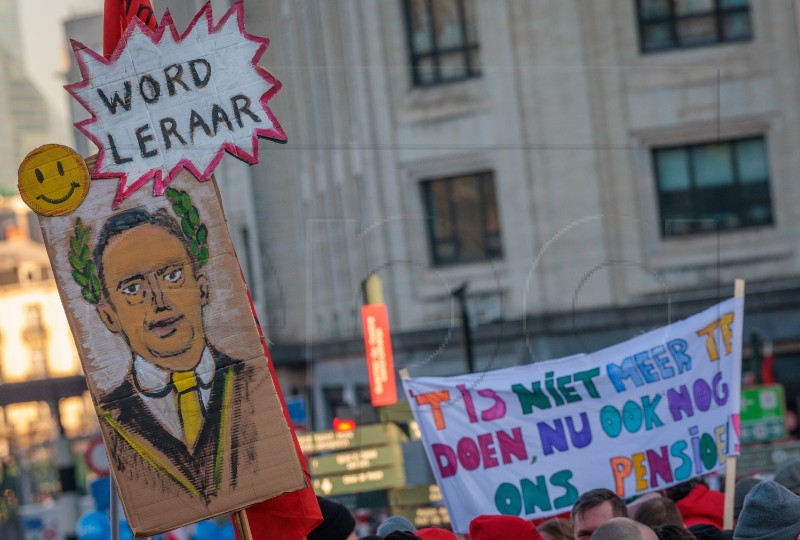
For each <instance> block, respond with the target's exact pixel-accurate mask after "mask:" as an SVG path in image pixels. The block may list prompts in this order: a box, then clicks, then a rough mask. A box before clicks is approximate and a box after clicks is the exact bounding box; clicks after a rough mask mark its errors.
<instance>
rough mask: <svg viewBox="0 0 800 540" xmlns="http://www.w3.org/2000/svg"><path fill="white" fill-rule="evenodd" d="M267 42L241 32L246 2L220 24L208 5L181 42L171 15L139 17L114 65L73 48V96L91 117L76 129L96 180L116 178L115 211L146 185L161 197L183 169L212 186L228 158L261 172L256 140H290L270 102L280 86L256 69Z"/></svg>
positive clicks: (75, 44) (78, 45) (78, 46)
mask: <svg viewBox="0 0 800 540" xmlns="http://www.w3.org/2000/svg"><path fill="white" fill-rule="evenodd" d="M267 44H268V40H266V39H264V38H259V37H255V36H252V35H250V34H248V33H247V32H246V31H245V29H244V4H243V3H242V2H241V0H240V1H238V2H236V3H234V5H233V7H231V9H230V10H229V11H228V12H227V13H226V14H225V16H224V17H223V18H222V20H220V22H219V23H218V24H217V25H214V21H213V16H212V12H211V4H210V3H208V4H206V6H205V7H204V8H203V9H202V10H201V11H200V13H198V14H197V16H196V17H195V19H194V20H193V21H192V23H191V24H190V25H189V28H188V29H187V30H186V32H185V33H184V34H183V35H179V34H178V31H177V29H176V28H175V25H174V23H173V22H172V17H170V15H169V13H166V14H165V15H164V17H163V19H162V20H161V24H160V25H159V27H158V29H157V30H156V31H155V32H153V31H151V30H150V29H149V28H148V27H147V26H145V25H144V23H142V22H141V21H140V20H139V19H138V18H134V19H133V20H132V21H131V23H130V24H129V25H128V27H127V29H126V31H125V33H124V35H123V36H122V40H121V41H120V45H119V46H118V47H117V49H116V51H115V52H114V55H113V56H112V57H111V59H110V60H106V59H105V58H103V57H102V56H101V55H99V54H97V53H95V52H94V51H92V50H90V49H89V48H87V47H86V46H84V45H83V44H81V43H78V42H77V41H73V42H72V47H73V50H74V53H75V58H76V59H77V62H78V65H79V66H80V70H81V74H82V75H83V79H84V80H83V81H82V82H80V83H77V84H73V85H70V86H68V87H67V90H68V91H69V92H70V93H71V94H72V95H73V97H75V99H76V100H78V101H79V102H80V104H81V105H82V106H83V107H84V108H85V109H86V110H87V111H88V112H89V113H90V114H91V115H92V117H91V118H90V119H88V120H85V121H83V122H79V123H77V124H75V126H76V127H77V128H78V129H79V130H80V131H81V132H83V133H84V134H85V135H86V136H87V137H89V139H91V140H92V142H94V143H95V144H96V145H97V147H98V148H100V154H99V157H98V159H97V164H96V166H95V169H94V173H93V174H92V177H93V178H119V179H120V182H119V187H118V190H117V194H116V196H115V197H114V205H115V207H116V206H118V205H119V204H120V203H121V202H122V201H123V200H125V198H126V197H128V196H129V195H130V194H131V193H132V192H133V191H134V190H136V189H137V188H139V187H141V186H142V185H144V184H145V183H146V182H148V181H149V180H150V179H153V181H154V186H153V187H154V189H153V193H154V194H155V195H161V194H163V193H164V191H165V189H166V188H167V186H168V185H169V184H170V182H172V180H173V179H174V178H175V177H176V175H177V174H178V173H179V171H180V170H181V169H184V168H185V169H188V170H189V171H191V172H192V173H193V174H194V175H195V176H196V177H197V178H198V179H200V180H201V181H204V180H208V179H209V178H210V177H211V174H212V173H213V172H214V170H215V169H216V167H217V165H218V164H219V162H220V160H221V159H222V156H223V154H224V152H226V151H227V152H228V153H230V154H232V155H234V156H236V157H238V158H240V159H242V160H244V161H246V162H248V163H258V138H259V137H264V138H269V139H273V140H277V141H285V140H286V134H285V133H284V131H283V129H282V128H281V126H280V125H279V124H278V121H277V120H276V119H275V117H274V115H273V114H272V112H271V111H270V110H269V108H268V107H267V102H268V101H269V100H270V98H271V97H272V96H273V95H274V94H275V93H276V92H277V91H278V89H279V88H280V83H279V82H278V81H277V80H276V79H275V78H274V77H272V75H270V74H269V73H268V72H267V71H265V70H264V69H262V68H261V67H259V66H258V64H257V62H258V60H259V59H260V58H261V55H262V54H263V53H264V51H265V50H266V48H267Z"/></svg>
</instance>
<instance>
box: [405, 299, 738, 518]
mask: <svg viewBox="0 0 800 540" xmlns="http://www.w3.org/2000/svg"><path fill="white" fill-rule="evenodd" d="M742 309H743V298H734V299H730V300H727V301H725V302H722V303H720V304H718V305H716V306H714V307H712V308H709V309H707V310H706V311H704V312H702V313H700V314H698V315H695V316H693V317H691V318H689V319H686V320H683V321H680V322H677V323H674V324H672V325H670V326H666V327H664V328H661V329H658V330H653V331H650V332H648V333H646V334H643V335H641V336H637V337H636V338H634V339H631V340H629V341H627V342H624V343H621V344H618V345H615V346H613V347H609V348H607V349H603V350H601V351H598V352H595V353H591V354H581V355H576V356H571V357H567V358H562V359H559V360H552V361H548V362H538V363H534V364H529V365H525V366H518V367H513V368H507V369H501V370H496V371H489V372H485V373H476V374H469V375H462V376H456V377H419V378H407V377H404V378H403V385H404V389H405V393H406V397H407V398H408V400H409V403H410V404H411V409H412V411H413V413H414V417H415V419H416V420H417V422H418V423H419V427H420V430H421V433H422V439H423V441H424V443H425V449H426V453H427V455H428V459H429V460H430V463H431V467H432V468H433V470H434V473H435V475H436V478H437V481H438V484H439V486H440V487H441V489H442V492H443V494H444V498H445V501H446V503H447V509H448V512H449V514H450V517H451V519H452V522H453V525H454V528H455V530H457V531H460V532H464V531H467V530H468V528H469V522H470V520H471V519H473V518H474V517H476V516H478V515H480V514H498V513H499V514H510V515H518V516H522V517H524V518H528V519H529V518H539V517H547V516H550V515H554V514H557V513H561V512H564V511H568V510H569V509H570V508H571V507H572V504H573V503H574V502H575V500H576V499H577V498H578V496H579V495H580V494H581V493H583V492H585V491H588V490H590V489H594V488H598V487H606V488H609V489H611V490H613V491H615V492H616V493H617V494H618V495H620V496H621V497H629V496H632V495H640V494H643V493H647V492H649V491H653V490H658V489H664V488H666V487H669V486H672V485H675V484H678V483H681V482H684V481H686V480H689V479H690V478H693V477H695V476H699V475H702V474H706V473H709V472H711V471H716V470H719V469H721V468H723V467H724V466H725V464H726V461H727V458H728V456H734V455H738V453H739V434H738V429H739V422H738V420H739V418H738V415H739V403H740V386H741V382H740V378H741V377H740V375H741V368H740V366H741V343H742Z"/></svg>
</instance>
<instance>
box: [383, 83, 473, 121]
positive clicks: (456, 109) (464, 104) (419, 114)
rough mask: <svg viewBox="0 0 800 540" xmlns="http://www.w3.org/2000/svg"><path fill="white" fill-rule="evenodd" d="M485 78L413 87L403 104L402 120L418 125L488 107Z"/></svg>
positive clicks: (400, 118) (399, 118)
mask: <svg viewBox="0 0 800 540" xmlns="http://www.w3.org/2000/svg"><path fill="white" fill-rule="evenodd" d="M483 89H484V85H483V78H482V77H475V78H472V79H464V80H461V81H457V82H448V83H442V84H437V85H431V86H415V87H413V88H412V89H411V90H410V91H409V92H408V94H406V96H405V97H404V99H403V100H402V101H401V103H400V107H401V109H402V110H401V111H398V113H397V115H396V117H397V119H398V122H399V123H407V124H417V123H422V122H435V121H438V120H446V119H449V118H457V117H460V116H468V115H471V114H475V113H476V112H479V111H481V110H484V109H486V108H487V107H486V105H487V103H486V100H485V99H484V98H483Z"/></svg>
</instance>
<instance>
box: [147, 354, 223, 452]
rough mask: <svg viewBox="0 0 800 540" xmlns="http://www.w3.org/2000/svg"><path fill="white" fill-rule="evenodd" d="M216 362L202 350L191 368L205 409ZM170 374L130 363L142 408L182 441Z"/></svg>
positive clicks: (151, 366) (166, 371)
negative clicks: (198, 360) (143, 405)
mask: <svg viewBox="0 0 800 540" xmlns="http://www.w3.org/2000/svg"><path fill="white" fill-rule="evenodd" d="M216 367H217V365H216V362H214V357H213V356H211V352H210V351H209V350H208V347H206V348H205V349H203V354H202V355H201V356H200V362H198V363H197V366H195V368H194V372H195V375H196V376H197V378H198V379H200V380H199V384H200V398H201V399H202V400H203V405H204V406H205V407H208V402H209V400H210V399H211V383H212V382H213V380H214V371H215V370H216ZM171 375H172V372H171V371H170V370H168V369H164V368H161V367H159V366H157V365H155V364H152V363H150V362H148V361H147V360H145V359H144V358H142V357H141V356H137V357H136V359H135V360H134V361H133V376H134V379H135V381H134V383H135V384H136V387H137V388H138V389H139V391H140V392H142V393H141V394H140V395H139V397H140V398H141V399H142V401H143V403H144V404H145V407H147V409H148V410H149V411H150V412H151V413H152V414H153V415H154V417H155V418H156V419H157V420H158V421H159V422H160V423H161V425H162V426H163V427H164V428H165V429H166V430H167V431H169V432H170V433H171V434H172V435H173V436H174V437H175V438H177V439H181V438H182V437H183V433H182V430H181V421H180V418H179V417H178V411H177V409H176V406H175V399H174V393H173V391H172V387H171V384H170V379H171Z"/></svg>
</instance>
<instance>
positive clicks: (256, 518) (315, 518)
mask: <svg viewBox="0 0 800 540" xmlns="http://www.w3.org/2000/svg"><path fill="white" fill-rule="evenodd" d="M242 280H244V275H242ZM247 300H248V301H249V302H250V310H251V311H252V312H253V319H254V320H255V322H256V327H257V328H258V335H259V336H260V337H261V343H262V345H263V346H264V356H265V357H266V358H267V365H269V373H270V376H271V377H272V381H273V382H274V383H275V389H276V390H277V391H278V397H279V398H280V400H281V407H282V408H283V416H284V417H285V418H286V423H287V424H288V425H289V429H290V430H291V432H292V439H294V447H295V450H296V451H297V457H298V458H299V459H300V465H301V466H302V467H303V474H304V475H305V477H306V484H307V485H308V487H307V488H304V489H301V490H299V491H293V492H291V493H284V494H283V495H279V496H277V497H275V498H273V499H269V500H266V501H264V502H260V503H257V504H254V505H253V506H250V507H248V508H247V509H246V511H247V521H248V522H249V524H250V532H251V533H252V535H253V540H275V539H278V538H280V539H281V540H305V538H306V535H307V534H308V533H310V532H311V531H313V530H314V529H315V528H316V527H317V526H318V525H319V524H320V523H322V512H321V511H320V509H319V503H317V495H316V494H315V493H314V488H313V487H311V474H310V473H309V472H308V464H307V463H306V460H305V457H303V453H302V452H301V451H300V443H298V442H297V436H296V435H295V433H294V428H293V427H292V422H291V420H290V418H289V410H288V409H287V408H286V401H284V399H283V393H282V392H281V389H280V385H279V384H278V376H277V375H276V374H275V367H274V366H273V365H272V359H271V358H270V356H269V350H267V340H266V339H264V333H263V332H262V331H261V325H260V324H259V322H258V316H257V315H256V308H255V306H254V305H253V299H252V297H251V296H250V291H248V292H247ZM235 531H236V530H235V528H234V532H235ZM236 539H237V540H239V535H238V533H236Z"/></svg>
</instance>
